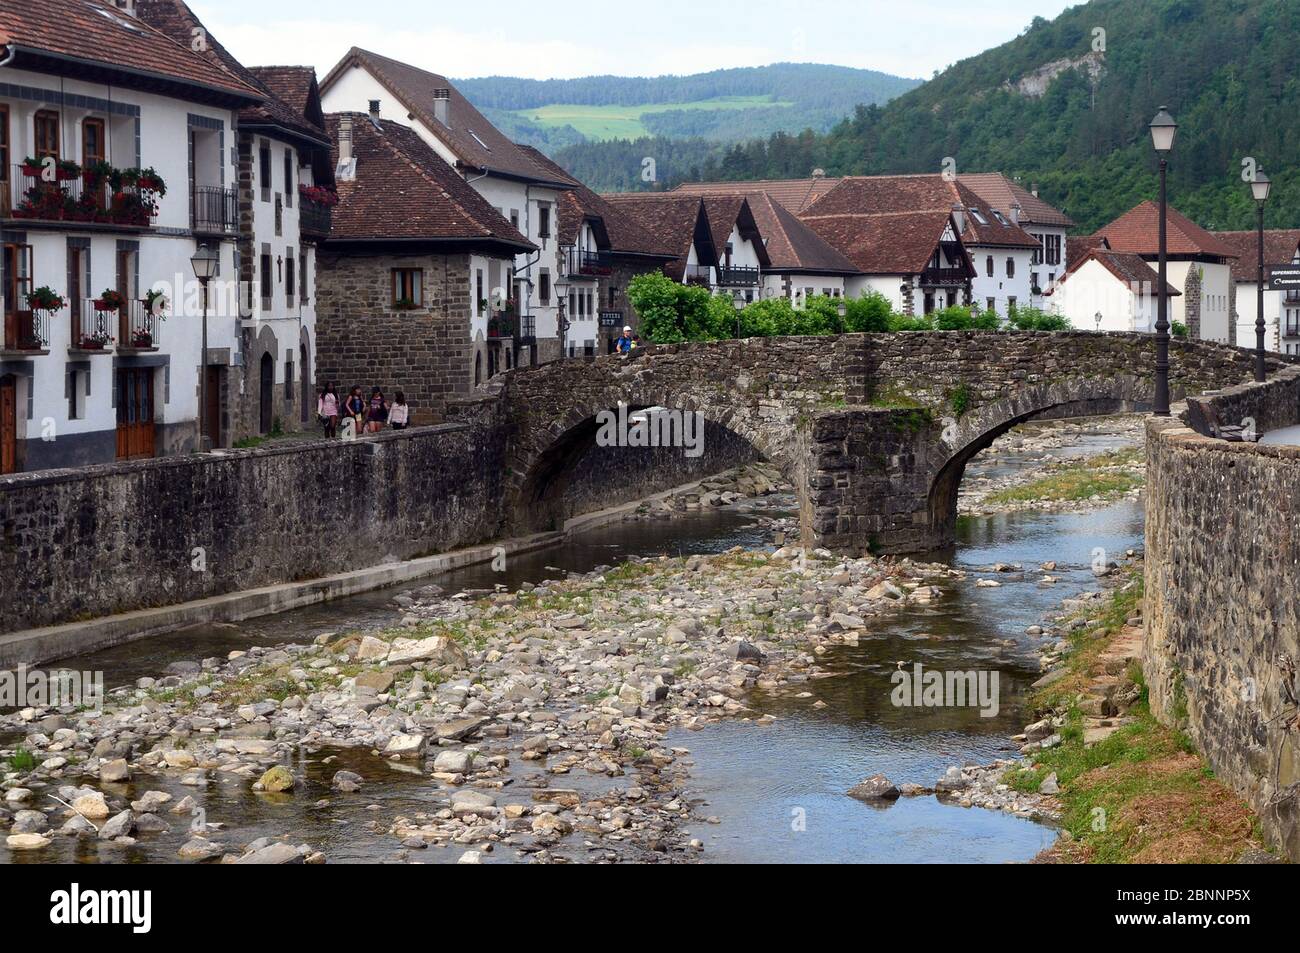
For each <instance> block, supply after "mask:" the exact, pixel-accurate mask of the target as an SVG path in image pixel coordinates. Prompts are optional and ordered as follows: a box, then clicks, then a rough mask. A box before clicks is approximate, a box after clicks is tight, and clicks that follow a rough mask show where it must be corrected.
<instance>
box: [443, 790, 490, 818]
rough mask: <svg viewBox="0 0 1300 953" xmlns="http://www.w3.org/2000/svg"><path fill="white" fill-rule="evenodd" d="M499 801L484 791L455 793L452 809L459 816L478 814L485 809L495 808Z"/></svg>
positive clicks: (453, 794) (452, 796)
mask: <svg viewBox="0 0 1300 953" xmlns="http://www.w3.org/2000/svg"><path fill="white" fill-rule="evenodd" d="M496 803H497V799H496V798H494V797H493V796H492V795H491V794H484V793H483V792H482V791H454V792H452V795H451V809H452V810H453V811H455V812H456V813H457V814H463V813H478V812H479V811H481V810H483V809H484V808H489V807H491V808H495V807H496Z"/></svg>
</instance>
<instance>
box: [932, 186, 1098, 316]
mask: <svg viewBox="0 0 1300 953" xmlns="http://www.w3.org/2000/svg"><path fill="white" fill-rule="evenodd" d="M957 180H958V181H959V182H960V183H961V184H962V185H964V186H966V187H967V188H969V189H970V190H971V191H972V192H974V193H975V194H976V195H977V196H979V198H980V199H981V200H982V201H983V202H985V203H986V204H987V206H988V208H989V209H990V210H991V211H992V212H994V213H997V214H999V215H1001V216H1002V217H1003V218H1004V219H1005V220H1007V221H1009V222H1011V223H1012V224H1014V225H1018V226H1019V227H1020V228H1022V229H1024V231H1025V232H1027V233H1028V234H1029V237H1030V238H1032V239H1033V240H1034V242H1035V243H1036V244H1037V247H1036V248H1035V249H1034V250H1033V251H1032V253H1031V255H1030V259H1029V269H1028V272H1027V274H1026V277H1027V279H1028V280H1027V281H1019V280H1017V279H1016V278H1014V277H1013V278H1011V279H1002V278H998V280H997V283H998V285H1003V284H1004V282H1005V287H996V288H995V287H994V280H993V276H990V275H989V274H988V267H987V264H988V263H987V262H985V269H984V271H983V272H980V271H979V268H978V264H979V262H978V261H977V262H976V266H977V267H976V271H977V274H976V277H975V285H974V294H975V299H976V300H977V301H984V302H985V303H986V304H987V302H988V301H989V299H994V301H995V303H1003V302H1005V299H1006V298H1007V297H1009V296H1011V295H1015V296H1017V298H1018V300H1019V301H1025V300H1026V299H1025V298H1023V297H1019V296H1020V295H1024V294H1026V289H1028V291H1027V293H1028V295H1029V297H1028V302H1029V304H1030V305H1031V306H1032V307H1035V308H1042V307H1043V295H1044V293H1045V292H1046V291H1047V290H1048V289H1050V288H1051V287H1052V285H1053V284H1055V283H1056V280H1057V278H1059V277H1060V276H1061V275H1062V274H1064V272H1065V269H1066V268H1067V267H1068V266H1069V264H1070V262H1069V259H1068V257H1067V243H1066V233H1067V232H1068V231H1069V230H1070V229H1071V228H1073V227H1074V220H1073V219H1071V218H1070V216H1068V215H1066V214H1065V213H1064V212H1062V211H1061V210H1060V209H1058V208H1055V207H1053V206H1052V205H1050V204H1049V203H1047V202H1045V201H1043V199H1041V198H1039V196H1038V187H1037V186H1031V187H1030V188H1028V189H1026V188H1025V187H1024V186H1022V185H1021V184H1020V183H1019V182H1017V181H1015V180H1014V179H1011V178H1008V177H1007V176H1005V175H1003V174H1002V173H1001V172H969V173H965V174H962V175H959V176H958V177H957ZM1021 274H1025V273H1023V272H1022V273H1021ZM998 313H999V314H1006V311H1005V310H1002V309H1001V308H999V310H998Z"/></svg>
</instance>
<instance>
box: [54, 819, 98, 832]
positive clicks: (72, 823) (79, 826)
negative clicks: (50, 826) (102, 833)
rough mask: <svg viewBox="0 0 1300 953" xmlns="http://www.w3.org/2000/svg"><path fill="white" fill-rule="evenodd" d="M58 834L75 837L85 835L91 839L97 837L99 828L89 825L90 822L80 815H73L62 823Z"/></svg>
mask: <svg viewBox="0 0 1300 953" xmlns="http://www.w3.org/2000/svg"><path fill="white" fill-rule="evenodd" d="M59 833H60V834H67V835H76V836H82V835H87V836H92V837H98V836H99V828H98V827H96V826H95V825H94V824H92V823H90V821H88V820H86V819H85V818H84V817H82V816H81V815H80V814H73V815H72V816H71V817H70V818H68V819H67V820H66V821H65V822H64V824H63V826H62V827H60V828H59Z"/></svg>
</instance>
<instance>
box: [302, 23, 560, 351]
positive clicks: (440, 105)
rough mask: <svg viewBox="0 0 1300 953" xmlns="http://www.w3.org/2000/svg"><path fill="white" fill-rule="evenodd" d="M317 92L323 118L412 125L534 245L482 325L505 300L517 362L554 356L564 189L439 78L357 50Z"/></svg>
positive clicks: (498, 291)
mask: <svg viewBox="0 0 1300 953" xmlns="http://www.w3.org/2000/svg"><path fill="white" fill-rule="evenodd" d="M320 89H321V97H322V102H323V104H324V108H325V111H326V112H329V113H334V112H362V113H367V114H369V115H371V116H373V117H374V118H375V119H377V120H378V119H383V118H387V119H393V120H396V121H398V122H401V123H408V124H410V126H411V128H413V129H414V130H415V131H416V133H417V134H418V135H419V136H420V137H421V138H422V139H424V141H425V142H427V143H428V144H429V145H430V146H431V147H432V148H433V149H434V150H435V151H436V152H437V153H438V155H439V156H441V157H442V159H443V160H444V161H446V162H447V163H449V164H450V165H451V166H452V167H453V168H454V169H456V170H457V172H459V173H460V174H461V175H462V176H463V177H464V178H465V180H466V181H467V182H469V183H470V184H471V185H472V186H473V187H474V189H475V190H476V191H478V193H479V194H480V195H482V196H483V197H484V198H485V199H487V201H488V202H489V204H491V205H492V207H494V208H495V209H496V210H497V211H498V212H499V213H500V214H501V215H502V216H503V217H504V218H505V219H506V220H507V221H509V222H510V223H511V224H512V225H513V226H514V227H515V228H516V229H518V231H519V232H520V233H522V234H523V235H524V236H525V237H526V238H527V239H528V240H529V241H530V242H531V243H532V244H533V245H535V246H536V247H537V250H536V251H534V252H530V253H527V254H520V255H518V256H517V257H516V258H515V262H514V268H513V269H511V272H510V273H509V274H503V275H501V276H500V284H497V285H494V286H493V287H492V288H491V289H489V294H488V295H486V296H484V297H485V300H487V301H488V305H487V306H485V312H484V321H486V307H488V306H490V304H491V301H492V300H502V299H504V300H508V301H510V302H511V303H512V307H513V308H515V309H517V311H518V316H519V334H518V336H517V341H518V347H519V353H518V354H517V356H516V357H517V360H516V363H518V364H524V365H526V364H530V363H537V362H539V361H547V360H554V359H555V358H558V357H559V356H560V354H561V341H560V333H559V332H560V328H559V296H558V295H557V294H556V292H555V290H554V285H555V281H556V279H557V277H558V276H559V274H560V259H559V242H558V241H557V240H556V234H555V233H556V218H557V209H556V203H557V200H558V198H559V195H560V193H561V192H563V191H565V190H567V189H568V188H569V187H570V186H569V185H568V183H567V182H565V181H563V180H561V179H558V178H557V177H556V176H554V175H553V174H552V173H551V172H550V171H549V170H548V169H545V168H543V167H541V166H539V165H538V164H537V163H536V162H534V161H533V159H532V158H531V157H530V156H529V154H528V153H527V151H526V150H524V149H523V148H521V147H520V146H518V145H516V144H515V143H514V142H511V141H510V139H509V138H508V137H507V136H505V135H503V134H502V133H501V132H500V131H499V130H498V129H497V128H496V127H494V126H493V125H492V124H491V123H490V122H488V121H487V119H486V118H484V116H483V114H482V113H480V112H479V111H478V110H477V109H475V108H474V107H473V105H471V104H470V102H469V100H467V99H466V98H465V97H464V96H462V95H461V94H460V92H459V91H458V90H457V89H456V87H455V86H453V85H452V84H451V83H450V82H449V81H448V80H447V79H446V77H443V76H439V75H438V74H436V73H431V72H428V71H427V70H423V69H419V68H417V67H414V66H410V65H408V64H406V63H401V62H399V61H397V60H393V59H389V58H388V57H385V56H380V55H378V54H376V53H371V52H369V51H367V50H362V49H359V48H356V47H354V48H352V49H351V50H349V51H348V52H347V54H346V55H345V56H344V57H343V58H342V59H341V60H340V61H339V62H338V63H337V64H336V65H335V66H334V68H333V69H331V70H330V71H329V73H328V74H327V75H326V76H325V78H324V79H323V80H321V84H320Z"/></svg>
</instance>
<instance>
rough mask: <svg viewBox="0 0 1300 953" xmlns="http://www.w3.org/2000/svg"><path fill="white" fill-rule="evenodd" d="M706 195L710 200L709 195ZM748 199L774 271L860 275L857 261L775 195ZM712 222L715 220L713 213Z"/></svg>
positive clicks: (751, 195)
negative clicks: (846, 254)
mask: <svg viewBox="0 0 1300 953" xmlns="http://www.w3.org/2000/svg"><path fill="white" fill-rule="evenodd" d="M705 198H706V201H707V199H708V196H707V195H706V196H705ZM744 198H745V200H746V202H748V204H749V209H750V211H751V212H752V213H753V215H754V221H755V222H756V223H757V224H758V231H759V233H760V234H761V235H762V236H763V244H764V247H765V249H766V251H767V257H768V260H769V264H768V265H767V267H768V268H769V269H770V270H772V271H777V272H783V273H787V274H790V273H799V274H825V275H837V274H845V275H855V274H858V267H857V266H856V265H855V264H853V262H851V261H849V259H848V258H846V257H845V256H844V255H842V254H840V252H838V251H837V250H836V249H835V248H834V247H833V246H832V245H831V244H830V243H829V242H827V241H826V240H825V239H823V238H822V237H821V236H820V235H818V234H817V233H816V232H815V231H813V229H811V228H809V227H808V225H806V224H804V223H803V222H802V221H800V220H799V218H798V217H797V216H796V215H795V214H794V213H793V212H792V211H790V210H789V209H788V208H786V207H785V206H784V205H782V204H781V203H780V202H778V201H777V200H776V199H775V198H774V197H773V196H772V195H771V194H769V193H767V192H748V193H745V195H744ZM709 221H710V222H712V221H713V213H712V212H710V213H709Z"/></svg>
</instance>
